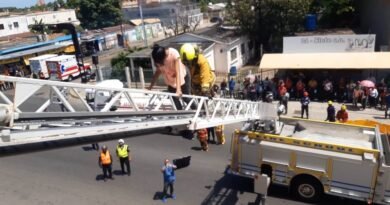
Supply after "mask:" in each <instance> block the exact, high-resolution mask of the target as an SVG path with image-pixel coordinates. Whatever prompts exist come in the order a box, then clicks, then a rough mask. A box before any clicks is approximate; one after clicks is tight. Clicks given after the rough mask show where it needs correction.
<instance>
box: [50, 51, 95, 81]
mask: <svg viewBox="0 0 390 205" xmlns="http://www.w3.org/2000/svg"><path fill="white" fill-rule="evenodd" d="M46 65H47V68H48V69H49V73H50V79H51V80H61V81H72V80H73V79H74V78H76V77H78V76H79V75H80V73H81V70H80V69H84V70H90V69H91V66H90V65H88V64H85V65H84V68H80V67H79V66H78V64H77V60H76V56H74V55H61V56H57V57H53V58H50V59H48V60H47V61H46Z"/></svg>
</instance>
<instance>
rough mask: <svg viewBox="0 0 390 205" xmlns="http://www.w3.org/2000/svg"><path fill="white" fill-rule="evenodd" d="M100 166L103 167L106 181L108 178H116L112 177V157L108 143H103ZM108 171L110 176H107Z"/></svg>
mask: <svg viewBox="0 0 390 205" xmlns="http://www.w3.org/2000/svg"><path fill="white" fill-rule="evenodd" d="M99 166H100V167H101V168H102V169H103V177H104V181H106V180H107V178H110V179H114V178H113V177H112V157H111V154H110V152H109V151H108V149H107V146H106V145H103V147H102V151H101V152H100V156H99ZM107 172H108V177H107Z"/></svg>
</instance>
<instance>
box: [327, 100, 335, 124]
mask: <svg viewBox="0 0 390 205" xmlns="http://www.w3.org/2000/svg"><path fill="white" fill-rule="evenodd" d="M326 111H327V113H328V115H327V117H326V120H325V121H329V122H336V109H335V108H334V106H333V102H332V101H331V100H329V101H328V108H327V109H326Z"/></svg>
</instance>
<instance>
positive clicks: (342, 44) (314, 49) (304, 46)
mask: <svg viewBox="0 0 390 205" xmlns="http://www.w3.org/2000/svg"><path fill="white" fill-rule="evenodd" d="M374 51H375V34H369V35H326V36H298V37H284V38H283V53H326V52H374Z"/></svg>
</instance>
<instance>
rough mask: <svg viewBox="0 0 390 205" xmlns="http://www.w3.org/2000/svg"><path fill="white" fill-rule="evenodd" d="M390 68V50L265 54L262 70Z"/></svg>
mask: <svg viewBox="0 0 390 205" xmlns="http://www.w3.org/2000/svg"><path fill="white" fill-rule="evenodd" d="M270 69H390V52H361V53H278V54H264V55H263V58H262V59H261V62H260V70H263V71H264V70H270Z"/></svg>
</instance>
